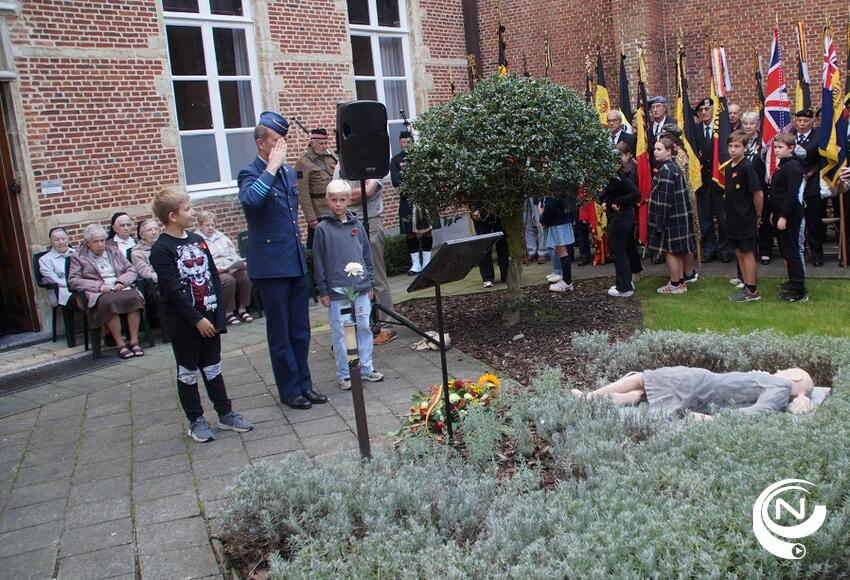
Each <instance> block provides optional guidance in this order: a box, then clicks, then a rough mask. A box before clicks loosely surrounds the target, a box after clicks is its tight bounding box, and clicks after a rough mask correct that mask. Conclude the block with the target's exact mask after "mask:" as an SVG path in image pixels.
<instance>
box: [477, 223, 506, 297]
mask: <svg viewBox="0 0 850 580" xmlns="http://www.w3.org/2000/svg"><path fill="white" fill-rule="evenodd" d="M472 227H474V228H475V235H477V236H481V235H483V234H492V233H493V232H501V231H504V230H503V229H502V224H501V222H499V220H496V221H475V220H473V221H472ZM496 259H497V260H498V262H499V278H500V279H501V280H502V282H505V281H506V280H507V279H508V240H507V238H505V236H502V237H501V238H499V241H498V242H496ZM478 271H479V272H480V273H481V280H482V281H484V282H494V281H495V280H496V273H495V272H494V271H493V250H492V249H491V250H488V251H487V253H486V254H484V257H483V258H481V261H480V262H478Z"/></svg>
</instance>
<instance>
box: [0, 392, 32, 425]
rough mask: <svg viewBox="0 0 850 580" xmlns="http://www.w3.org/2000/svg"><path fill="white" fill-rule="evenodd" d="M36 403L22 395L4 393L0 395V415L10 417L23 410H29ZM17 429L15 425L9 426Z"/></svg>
mask: <svg viewBox="0 0 850 580" xmlns="http://www.w3.org/2000/svg"><path fill="white" fill-rule="evenodd" d="M35 407H37V405H36V404H35V403H34V402H33V401H31V400H29V399H27V398H26V397H24V396H22V395H6V396H4V397H0V417H3V418H7V419H8V418H12V417H15V416H18V415H19V414H21V413H23V412H25V411H31V410H32V409H33V408H35ZM10 428H11V429H15V430H17V427H14V426H13V427H10Z"/></svg>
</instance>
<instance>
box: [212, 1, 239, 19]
mask: <svg viewBox="0 0 850 580" xmlns="http://www.w3.org/2000/svg"><path fill="white" fill-rule="evenodd" d="M210 12H212V13H213V14H227V15H229V16H242V0H210Z"/></svg>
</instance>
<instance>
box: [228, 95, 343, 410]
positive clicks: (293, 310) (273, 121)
mask: <svg viewBox="0 0 850 580" xmlns="http://www.w3.org/2000/svg"><path fill="white" fill-rule="evenodd" d="M288 132H289V123H288V122H287V120H286V119H285V118H283V117H282V116H281V115H278V114H277V113H271V112H265V113H262V114H261V115H260V120H259V123H258V124H257V126H256V127H255V128H254V140H255V141H256V143H257V158H256V159H254V161H253V162H252V163H249V164H248V165H246V166H245V167H243V168H242V170H241V171H239V201H240V202H241V203H242V209H243V210H244V211H245V221H246V222H247V223H248V256H247V257H248V276H249V277H250V278H251V281H252V282H253V284H254V287H255V288H257V290H258V291H259V292H260V297H261V299H262V301H263V310H264V311H265V315H266V335H267V337H268V343H269V356H270V357H271V361H272V370H273V371H274V378H275V382H276V383H277V391H278V394H279V395H280V400H281V402H282V403H284V404H285V405H288V406H290V407H292V408H293V409H309V408H310V407H312V406H313V404H314V403H326V402H327V401H328V398H327V397H326V396H325V395H323V394H321V393H318V392H316V391H315V390H314V389H313V384H312V381H311V379H310V369H309V368H308V366H307V355H308V353H309V349H310V318H309V315H308V308H309V306H308V299H309V294H310V285H309V284H310V283H309V281H308V280H307V261H306V259H305V257H304V248H303V247H302V246H301V237H300V232H299V230H298V191H297V188H296V185H295V184H296V173H295V170H294V169H293V168H292V167H290V166H288V165H286V164H285V160H286V134H287V133H288Z"/></svg>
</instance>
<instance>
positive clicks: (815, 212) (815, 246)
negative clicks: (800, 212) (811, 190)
mask: <svg viewBox="0 0 850 580" xmlns="http://www.w3.org/2000/svg"><path fill="white" fill-rule="evenodd" d="M803 201H804V202H805V203H804V205H805V209H804V211H805V216H806V245H808V246H809V251H810V252H811V253H812V257H813V258H823V243H824V241H826V224H825V223H823V218H825V217H826V200H825V199H823V198H822V197H821V196H820V195H813V196H811V197H807V198H805V199H804V200H803Z"/></svg>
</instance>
